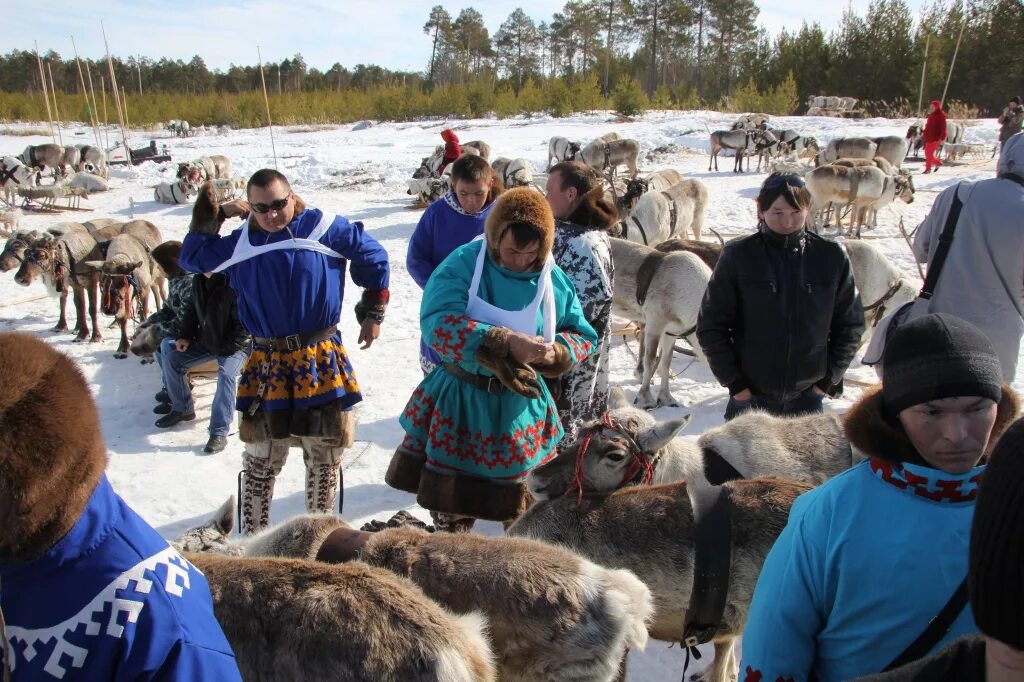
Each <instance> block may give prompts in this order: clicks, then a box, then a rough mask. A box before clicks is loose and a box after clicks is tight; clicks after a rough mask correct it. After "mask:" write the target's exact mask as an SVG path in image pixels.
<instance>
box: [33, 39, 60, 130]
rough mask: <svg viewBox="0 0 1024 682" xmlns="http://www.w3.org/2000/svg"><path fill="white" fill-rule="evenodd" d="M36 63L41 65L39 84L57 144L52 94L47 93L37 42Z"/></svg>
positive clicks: (47, 118)
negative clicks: (51, 104)
mask: <svg viewBox="0 0 1024 682" xmlns="http://www.w3.org/2000/svg"><path fill="white" fill-rule="evenodd" d="M36 63H37V64H38V65H39V85H41V86H42V88H43V101H44V102H46V120H47V121H49V122H50V137H52V138H53V143H54V144H57V133H56V132H55V131H54V129H53V112H52V111H51V110H50V96H49V95H48V94H47V93H46V74H45V73H44V72H43V58H42V57H40V56H39V43H36Z"/></svg>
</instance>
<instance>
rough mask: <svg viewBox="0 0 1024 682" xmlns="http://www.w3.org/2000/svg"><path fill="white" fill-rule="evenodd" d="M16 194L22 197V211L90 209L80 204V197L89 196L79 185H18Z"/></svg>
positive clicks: (59, 211)
mask: <svg viewBox="0 0 1024 682" xmlns="http://www.w3.org/2000/svg"><path fill="white" fill-rule="evenodd" d="M18 196H19V197H21V198H22V199H24V201H23V202H22V205H21V209H22V210H23V211H33V212H36V213H61V212H63V211H91V210H92V209H91V208H89V207H85V208H83V207H82V206H81V203H82V199H88V198H89V192H88V190H85V189H83V188H81V187H64V186H63V185H51V186H50V187H19V188H18ZM33 202H37V203H33Z"/></svg>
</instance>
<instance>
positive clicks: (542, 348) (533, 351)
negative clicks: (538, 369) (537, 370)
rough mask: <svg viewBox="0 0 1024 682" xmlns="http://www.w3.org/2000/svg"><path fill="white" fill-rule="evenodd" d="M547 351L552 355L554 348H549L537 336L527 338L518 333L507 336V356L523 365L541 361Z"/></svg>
mask: <svg viewBox="0 0 1024 682" xmlns="http://www.w3.org/2000/svg"><path fill="white" fill-rule="evenodd" d="M549 349H550V351H551V353H552V354H554V348H553V347H549V346H548V344H546V343H544V340H543V339H542V338H541V337H539V336H529V335H527V334H522V333H520V332H512V333H511V334H509V335H508V354H509V355H511V356H512V358H513V359H515V360H518V361H519V362H521V363H523V364H524V365H529V364H532V363H534V362H541V361H543V359H544V357H545V356H546V355H547V353H548V350H549Z"/></svg>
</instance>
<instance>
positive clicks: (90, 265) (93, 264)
mask: <svg viewBox="0 0 1024 682" xmlns="http://www.w3.org/2000/svg"><path fill="white" fill-rule="evenodd" d="M103 263H104V261H101V260H86V261H82V262H81V263H79V264H78V265H77V266H76V267H77V268H78V269H81V270H84V271H85V272H100V271H102V270H103Z"/></svg>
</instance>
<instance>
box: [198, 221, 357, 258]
mask: <svg viewBox="0 0 1024 682" xmlns="http://www.w3.org/2000/svg"><path fill="white" fill-rule="evenodd" d="M336 217H337V216H336V215H334V214H333V213H327V212H326V211H325V212H324V214H323V217H322V218H320V222H319V223H317V225H316V227H315V228H313V231H312V232H311V233H310V234H309V236H308V237H305V238H302V239H284V240H282V241H279V242H274V243H273V244H263V245H262V246H255V245H254V244H253V243H252V242H251V241H250V240H249V220H248V219H246V221H245V222H244V223H242V234H241V235H239V237H238V241H237V242H236V243H235V250H234V251H233V252H232V253H231V258H228V259H227V260H226V261H224V262H223V263H221V264H220V265H218V266H217V267H216V268H214V270H213V271H214V272H220V271H221V270H226V269H227V268H230V267H231V266H232V265H237V264H239V263H241V262H242V261H247V260H249V259H250V258H255V257H256V256H260V255H263V254H264V253H269V252H270V251H282V250H284V249H305V250H307V251H318V252H320V253H322V254H324V255H325V256H328V257H330V258H340V259H342V260H344V259H345V257H344V256H342V255H341V254H340V253H338V252H337V251H335V250H334V249H332V248H331V247H329V246H327V245H326V244H324V243H322V242H321V241H320V240H321V239H322V238H323V236H324V235H325V234H327V230H328V228H330V227H331V224H332V223H334V219H335V218H336Z"/></svg>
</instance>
